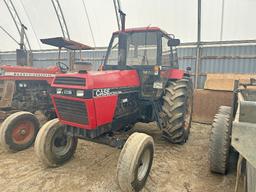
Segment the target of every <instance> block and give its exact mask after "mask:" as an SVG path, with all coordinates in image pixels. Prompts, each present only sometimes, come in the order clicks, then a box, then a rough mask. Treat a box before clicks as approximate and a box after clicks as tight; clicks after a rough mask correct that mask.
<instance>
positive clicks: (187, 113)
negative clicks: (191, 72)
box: [184, 97, 193, 131]
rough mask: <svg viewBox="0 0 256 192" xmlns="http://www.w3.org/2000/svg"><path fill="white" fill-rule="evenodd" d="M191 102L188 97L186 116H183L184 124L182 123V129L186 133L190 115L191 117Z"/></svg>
mask: <svg viewBox="0 0 256 192" xmlns="http://www.w3.org/2000/svg"><path fill="white" fill-rule="evenodd" d="M192 102H193V101H192V99H191V97H189V99H188V104H187V109H186V114H185V123H184V128H185V130H186V131H188V130H189V128H190V122H191V115H192Z"/></svg>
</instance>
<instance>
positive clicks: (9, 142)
mask: <svg viewBox="0 0 256 192" xmlns="http://www.w3.org/2000/svg"><path fill="white" fill-rule="evenodd" d="M39 127H40V123H39V121H38V119H37V118H36V117H35V115H33V114H32V113H30V112H26V111H20V112H16V113H13V114H11V115H10V116H9V117H7V118H6V119H5V120H4V122H3V123H2V125H1V130H0V143H1V145H2V146H3V147H4V149H5V150H7V151H21V150H24V149H27V148H29V147H30V146H31V145H32V144H33V143H34V141H35V138H36V135H37V133H38V130H39Z"/></svg>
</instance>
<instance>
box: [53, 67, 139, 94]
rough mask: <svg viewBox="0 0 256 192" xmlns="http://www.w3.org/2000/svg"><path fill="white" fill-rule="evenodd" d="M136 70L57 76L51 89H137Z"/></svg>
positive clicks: (137, 77)
mask: <svg viewBox="0 0 256 192" xmlns="http://www.w3.org/2000/svg"><path fill="white" fill-rule="evenodd" d="M139 86H140V80H139V76H138V74H137V71H136V70H113V71H89V72H84V73H68V74H58V75H56V76H55V78H54V81H53V83H52V87H55V88H69V89H83V90H86V89H90V90H92V89H102V88H120V87H139Z"/></svg>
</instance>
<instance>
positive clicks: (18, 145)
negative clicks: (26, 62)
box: [0, 37, 91, 151]
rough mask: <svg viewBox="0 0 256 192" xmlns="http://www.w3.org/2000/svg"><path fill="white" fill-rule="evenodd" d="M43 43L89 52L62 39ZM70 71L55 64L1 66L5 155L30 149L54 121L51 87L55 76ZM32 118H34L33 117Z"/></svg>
mask: <svg viewBox="0 0 256 192" xmlns="http://www.w3.org/2000/svg"><path fill="white" fill-rule="evenodd" d="M41 41H42V42H43V43H47V44H49V45H53V46H57V47H58V48H59V49H60V48H61V47H64V48H66V49H70V50H77V49H79V50H81V49H91V48H90V47H89V46H87V45H83V44H81V43H78V42H75V41H71V40H65V39H63V38H61V37H57V38H49V39H42V40H41ZM68 69H69V67H68V66H67V65H66V64H64V63H62V62H61V59H60V52H59V58H58V62H57V63H56V66H55V67H51V68H34V67H26V66H7V65H5V66H0V120H1V121H3V120H4V121H3V123H2V125H1V129H0V143H1V145H2V146H3V147H4V148H5V149H6V150H8V151H19V150H23V149H26V148H28V147H29V146H31V145H32V144H33V143H34V141H35V137H36V135H37V133H38V130H39V128H40V123H41V124H43V123H44V122H46V121H47V120H50V119H53V118H56V114H55V110H54V107H53V105H52V102H51V98H50V92H51V90H52V88H51V83H52V81H53V79H54V76H55V75H56V74H60V73H66V72H67V71H68ZM34 114H35V115H34Z"/></svg>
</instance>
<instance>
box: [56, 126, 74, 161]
mask: <svg viewBox="0 0 256 192" xmlns="http://www.w3.org/2000/svg"><path fill="white" fill-rule="evenodd" d="M52 142H53V145H52V151H53V153H55V154H56V155H57V156H62V155H65V154H66V153H67V151H69V149H70V147H71V146H72V137H71V136H68V135H66V134H65V133H64V130H63V129H61V128H60V129H59V130H58V131H57V132H56V133H55V135H54V137H53V140H52Z"/></svg>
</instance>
